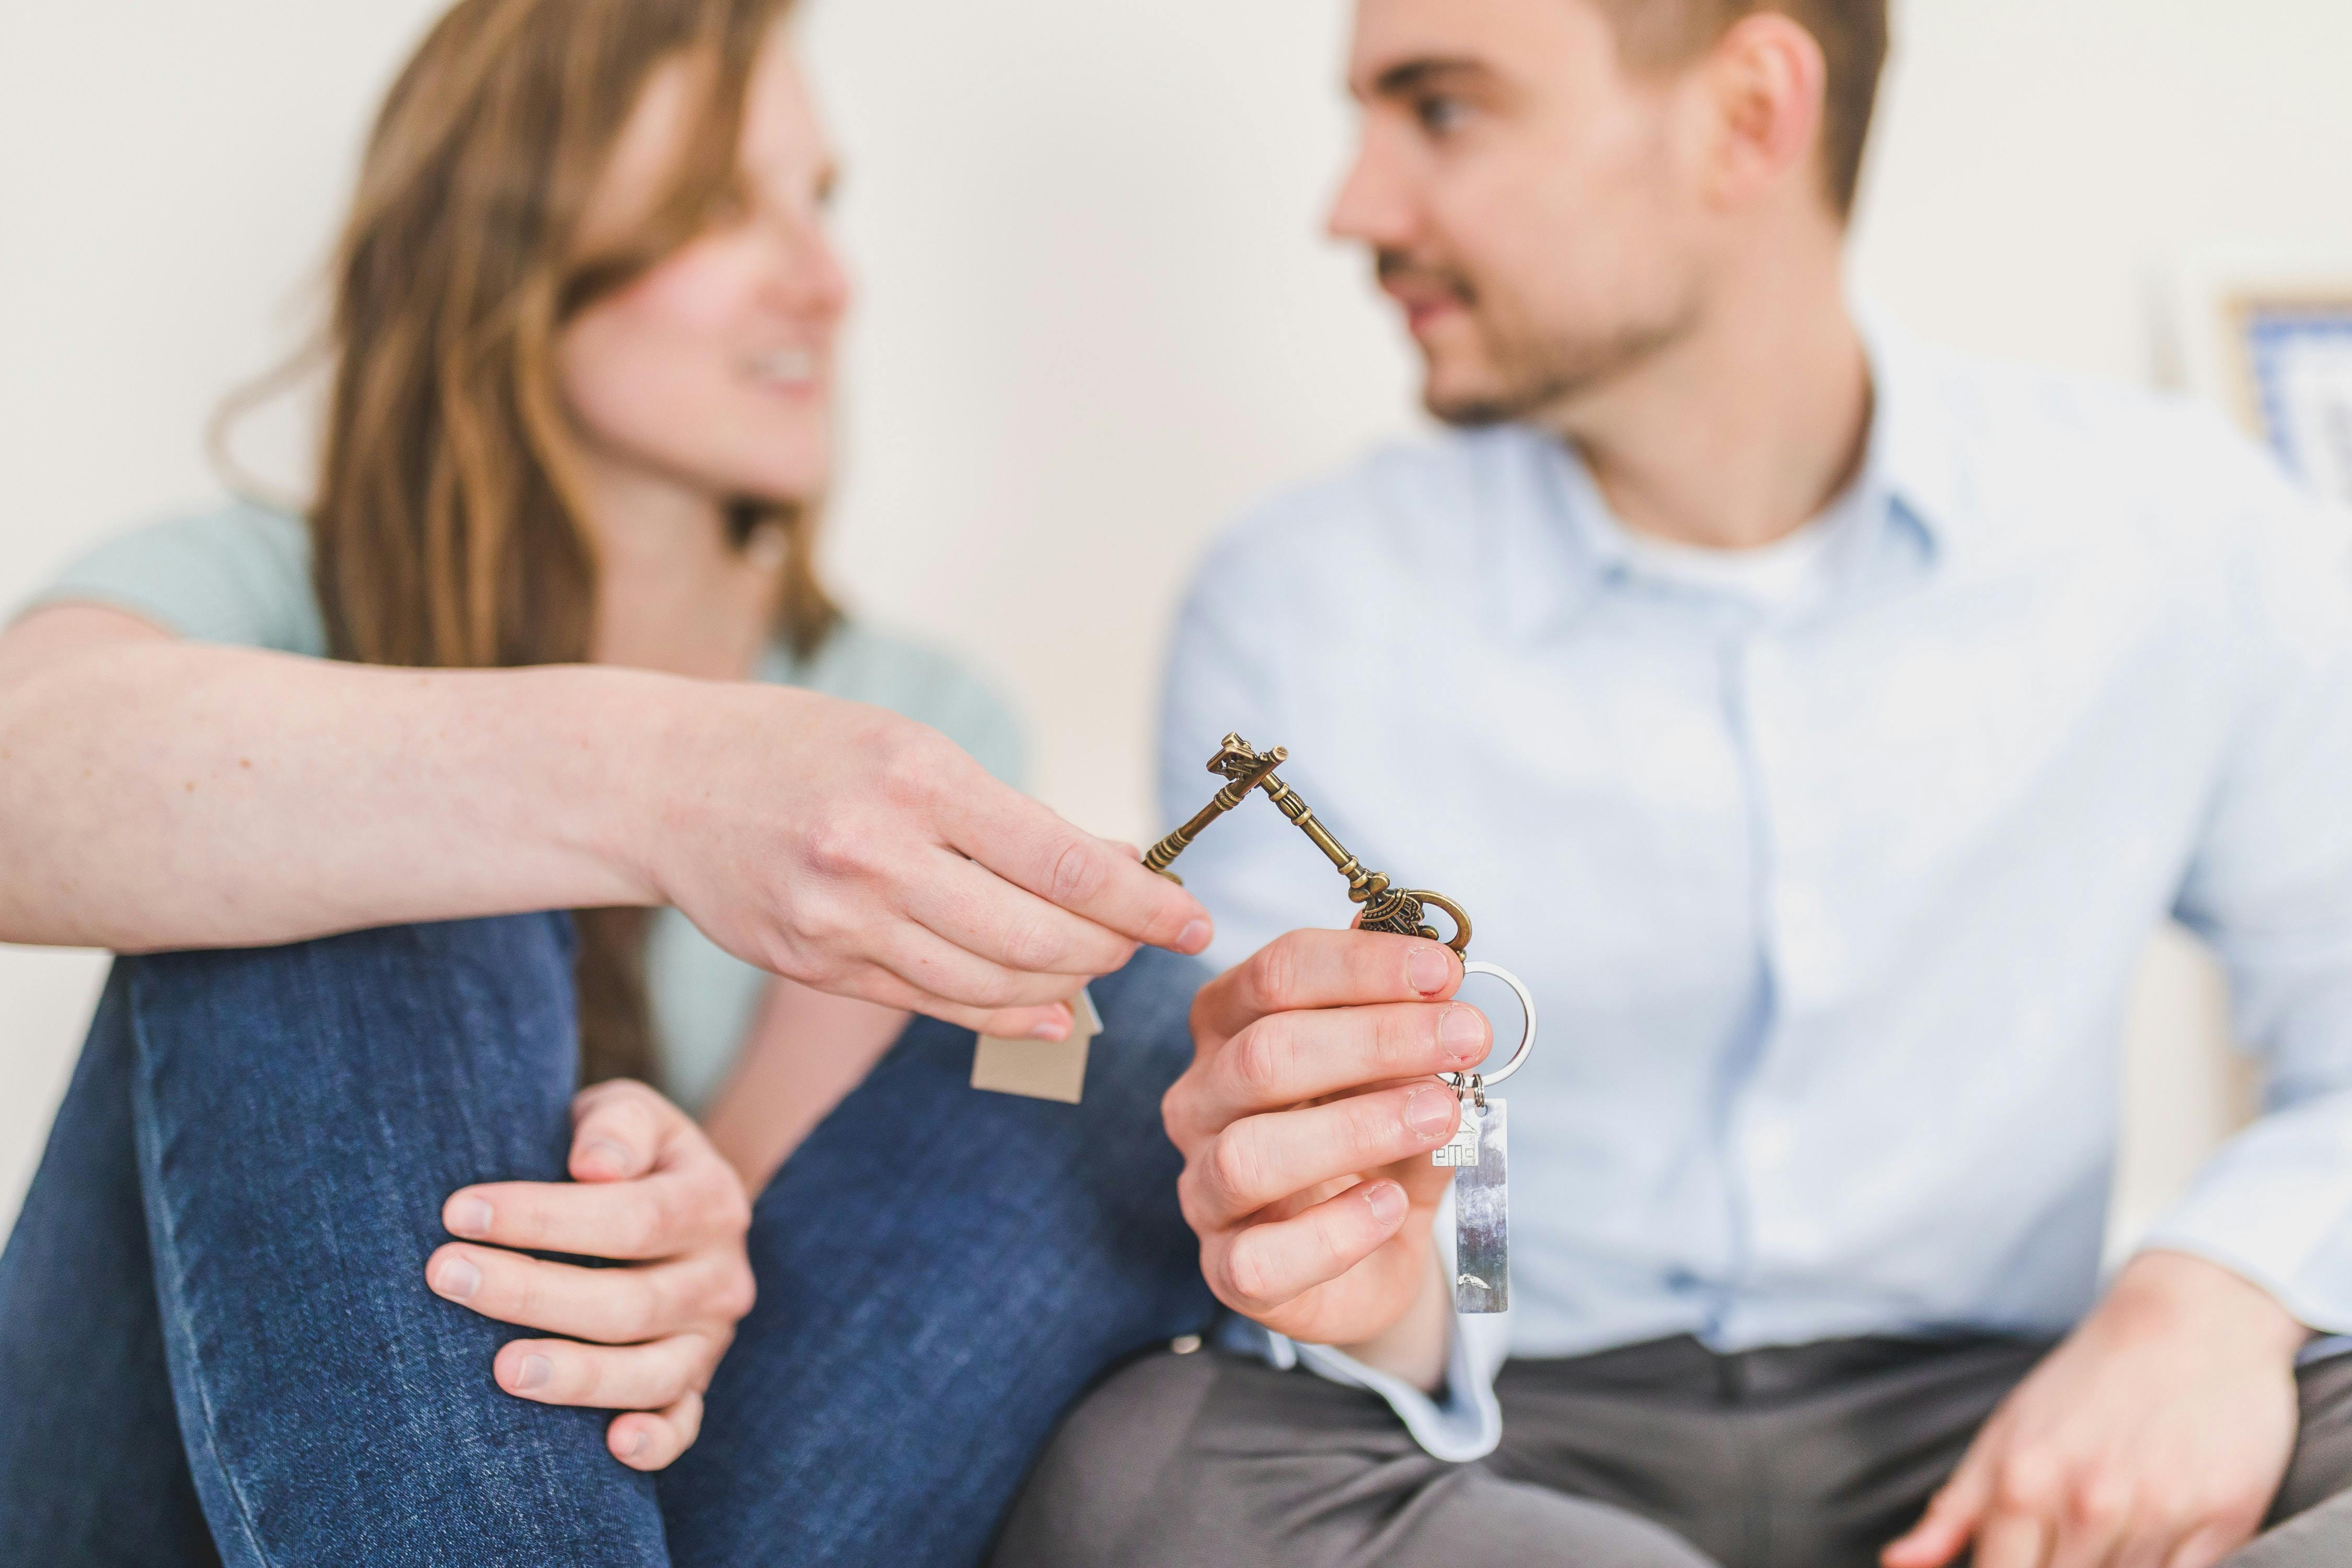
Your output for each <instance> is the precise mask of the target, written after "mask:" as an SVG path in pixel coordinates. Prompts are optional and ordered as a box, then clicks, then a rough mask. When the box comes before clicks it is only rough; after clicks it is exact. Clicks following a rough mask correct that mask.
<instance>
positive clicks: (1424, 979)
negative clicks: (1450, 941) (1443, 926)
mask: <svg viewBox="0 0 2352 1568" xmlns="http://www.w3.org/2000/svg"><path fill="white" fill-rule="evenodd" d="M1404 973H1405V978H1406V979H1408V980H1410V981H1412V988H1413V989H1414V990H1415V991H1418V992H1420V993H1421V994H1423V995H1424V996H1434V995H1436V994H1438V993H1439V992H1441V991H1443V990H1444V989H1445V987H1446V986H1447V985H1448V984H1452V983H1453V980H1454V960H1453V958H1452V957H1451V956H1450V955H1449V954H1448V953H1447V952H1446V951H1445V950H1444V948H1442V947H1416V948H1414V949H1413V950H1412V957H1411V958H1408V959H1406V960H1405V965H1404Z"/></svg>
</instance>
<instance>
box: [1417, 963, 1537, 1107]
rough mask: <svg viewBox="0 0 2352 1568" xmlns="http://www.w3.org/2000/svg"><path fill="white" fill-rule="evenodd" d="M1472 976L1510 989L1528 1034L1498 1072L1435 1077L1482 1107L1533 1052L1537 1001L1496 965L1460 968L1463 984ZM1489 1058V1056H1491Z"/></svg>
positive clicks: (1516, 980)
mask: <svg viewBox="0 0 2352 1568" xmlns="http://www.w3.org/2000/svg"><path fill="white" fill-rule="evenodd" d="M1474 974H1491V975H1493V976H1494V977H1495V978H1496V979H1497V980H1499V981H1501V982H1502V983H1503V984H1506V985H1507V986H1509V987H1510V988H1511V991H1512V994H1514V995H1516V996H1517V997H1518V999H1519V1006H1520V1007H1521V1008H1522V1009H1523V1010H1524V1011H1525V1012H1526V1014H1527V1031H1526V1032H1525V1033H1524V1034H1522V1035H1520V1037H1519V1043H1518V1045H1517V1047H1516V1048H1515V1049H1513V1051H1512V1052H1511V1055H1510V1058H1509V1059H1508V1060H1507V1061H1505V1062H1504V1063H1503V1066H1502V1069H1501V1070H1500V1071H1498V1072H1488V1071H1486V1069H1485V1068H1480V1069H1479V1070H1478V1071H1476V1072H1442V1073H1439V1074H1438V1075H1437V1076H1438V1077H1439V1078H1440V1079H1443V1080H1444V1082H1445V1083H1446V1084H1447V1085H1449V1086H1450V1087H1451V1088H1452V1089H1454V1092H1455V1093H1456V1094H1461V1093H1464V1092H1465V1091H1468V1092H1475V1093H1476V1094H1477V1096H1478V1102H1479V1103H1480V1104H1482V1105H1483V1104H1485V1103H1486V1090H1487V1089H1492V1088H1494V1087H1495V1085H1496V1084H1498V1083H1500V1082H1502V1081H1503V1080H1504V1079H1507V1078H1508V1077H1510V1076H1511V1075H1512V1074H1513V1073H1515V1072H1517V1071H1518V1070H1519V1068H1522V1067H1524V1066H1526V1065H1527V1060H1528V1052H1529V1051H1532V1050H1534V1049H1535V1048H1536V999H1535V996H1534V995H1533V994H1531V993H1530V992H1529V991H1528V988H1527V986H1526V985H1525V984H1523V983H1522V982H1521V981H1520V979H1519V977H1518V976H1517V975H1516V974H1514V973H1511V972H1510V971H1509V970H1507V969H1505V968H1503V967H1502V966H1501V965H1499V964H1494V963H1471V962H1465V963H1464V964H1463V965H1462V977H1463V979H1465V981H1466V980H1468V979H1469V978H1470V976H1472V975H1474ZM1488 1054H1489V1056H1491V1055H1492V1053H1491V1052H1490V1053H1488Z"/></svg>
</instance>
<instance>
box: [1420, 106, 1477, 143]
mask: <svg viewBox="0 0 2352 1568" xmlns="http://www.w3.org/2000/svg"><path fill="white" fill-rule="evenodd" d="M1469 112H1470V110H1469V107H1468V106H1467V105H1465V103H1464V102H1463V101H1462V100H1460V99H1458V98H1436V97H1433V98H1424V99H1422V100H1420V101H1419V102H1417V103H1415V104H1414V105H1413V114H1414V116H1415V117H1416V118H1418V119H1419V120H1420V121H1421V128H1422V129H1423V131H1426V132H1429V134H1431V135H1432V136H1444V135H1445V134H1446V133H1447V132H1453V131H1458V130H1460V129H1461V128H1462V122H1463V121H1464V120H1465V119H1466V118H1468V116H1469Z"/></svg>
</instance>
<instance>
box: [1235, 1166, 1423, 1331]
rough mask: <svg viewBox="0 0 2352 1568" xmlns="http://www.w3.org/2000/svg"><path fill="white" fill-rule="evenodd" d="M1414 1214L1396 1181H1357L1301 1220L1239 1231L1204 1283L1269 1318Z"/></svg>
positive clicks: (1370, 1249)
mask: <svg viewBox="0 0 2352 1568" xmlns="http://www.w3.org/2000/svg"><path fill="white" fill-rule="evenodd" d="M1410 1212H1412V1202H1411V1200H1409V1199H1408V1198H1407V1197H1406V1196H1405V1191H1404V1189H1403V1188H1402V1187H1401V1186H1399V1185H1398V1184H1396V1183H1394V1182H1390V1181H1371V1182H1364V1183H1361V1184H1358V1185H1356V1186H1352V1187H1349V1189H1348V1190H1347V1191H1346V1192H1344V1193H1341V1194H1339V1195H1338V1196H1337V1197H1332V1198H1327V1199H1325V1200H1324V1201H1323V1202H1321V1203H1319V1204H1317V1205H1315V1206H1314V1207H1313V1208H1310V1209H1308V1210H1307V1211H1306V1212H1305V1213H1304V1214H1299V1215H1292V1216H1291V1217H1290V1218H1288V1219H1286V1220H1280V1221H1276V1222H1275V1223H1272V1224H1267V1225H1254V1226H1249V1227H1248V1228H1247V1229H1245V1230H1243V1231H1241V1232H1239V1233H1237V1234H1236V1235H1234V1237H1232V1238H1231V1239H1230V1240H1229V1241H1228V1242H1227V1244H1226V1245H1225V1247H1223V1249H1222V1251H1221V1252H1213V1254H1212V1256H1211V1257H1210V1258H1209V1259H1208V1260H1207V1271H1208V1274H1209V1283H1210V1284H1211V1286H1212V1287H1213V1289H1215V1290H1216V1293H1217V1296H1218V1299H1219V1300H1223V1302H1224V1303H1225V1304H1226V1305H1227V1306H1229V1307H1232V1308H1233V1309H1234V1310H1236V1311H1240V1312H1243V1313H1248V1314H1263V1313H1266V1312H1271V1311H1273V1310H1275V1309H1276V1308H1278V1307H1280V1306H1282V1305H1284V1304H1285V1303H1286V1302H1289V1301H1292V1300H1297V1298H1298V1297H1300V1296H1302V1295H1304V1294H1306V1293H1307V1291H1309V1290H1311V1289H1314V1288H1315V1287H1316V1286H1318V1285H1322V1284H1327V1283H1328V1282H1329V1281H1331V1280H1333V1279H1338V1278H1339V1276H1341V1275H1342V1274H1345V1273H1346V1272H1348V1270H1349V1269H1350V1268H1354V1267H1355V1266H1356V1265H1357V1264H1359V1263H1361V1262H1362V1261H1363V1260H1364V1259H1365V1258H1370V1256H1371V1255H1372V1254H1373V1253H1375V1252H1377V1251H1379V1250H1380V1249H1381V1247H1383V1246H1384V1245H1386V1244H1387V1242H1388V1240H1389V1238H1390V1237H1392V1236H1394V1235H1396V1233H1397V1227H1398V1226H1402V1224H1403V1223H1404V1220H1405V1215H1407V1214H1409V1213H1410Z"/></svg>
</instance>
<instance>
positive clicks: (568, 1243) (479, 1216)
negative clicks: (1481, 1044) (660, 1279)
mask: <svg viewBox="0 0 2352 1568" xmlns="http://www.w3.org/2000/svg"><path fill="white" fill-rule="evenodd" d="M441 1223H442V1224H443V1225H445V1226H447V1227H448V1229H449V1233H450V1234H451V1235H453V1236H460V1237H465V1238H466V1239H467V1240H468V1241H486V1242H489V1243H490V1244H492V1245H493V1246H497V1247H520V1248H523V1249H526V1250H528V1251H532V1252H571V1253H577V1254H579V1255H581V1256H583V1257H587V1258H675V1257H677V1256H679V1255H680V1254H682V1253H687V1252H692V1251H695V1250H697V1249H698V1248H700V1247H708V1246H711V1245H714V1244H718V1243H721V1242H729V1241H731V1240H732V1239H734V1238H736V1237H740V1236H741V1235H742V1234H743V1232H744V1229H745V1228H746V1227H747V1226H749V1224H750V1223H751V1202H750V1200H749V1199H748V1198H746V1197H745V1196H744V1194H743V1184H742V1183H741V1182H740V1180H739V1179H738V1178H737V1177H736V1175H735V1173H733V1172H732V1171H731V1170H730V1169H729V1168H728V1166H727V1165H726V1163H724V1162H723V1161H721V1160H720V1159H719V1157H718V1155H717V1154H715V1153H713V1154H711V1155H710V1156H709V1159H708V1160H698V1161H696V1162H694V1163H692V1164H691V1165H690V1166H687V1167H682V1168H680V1169H677V1170H674V1171H656V1172H655V1173H653V1174H652V1175H649V1176H646V1177H644V1178H642V1179H640V1180H637V1181H625V1182H609V1183H583V1184H574V1183H569V1182H490V1183H486V1184H483V1185H481V1186H478V1187H460V1188H459V1189H458V1190H457V1191H456V1192H454V1193H452V1194H449V1201H448V1202H447V1203H446V1204H444V1205H442V1206H441Z"/></svg>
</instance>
